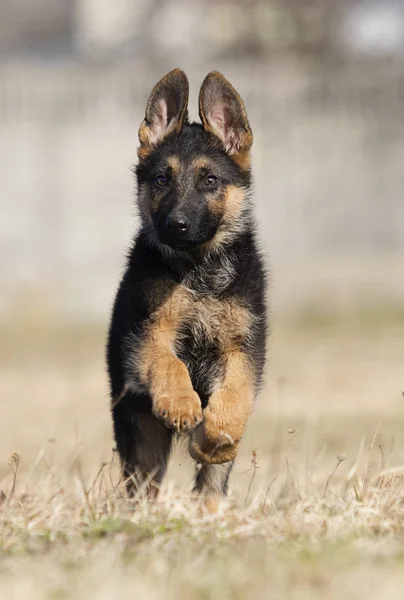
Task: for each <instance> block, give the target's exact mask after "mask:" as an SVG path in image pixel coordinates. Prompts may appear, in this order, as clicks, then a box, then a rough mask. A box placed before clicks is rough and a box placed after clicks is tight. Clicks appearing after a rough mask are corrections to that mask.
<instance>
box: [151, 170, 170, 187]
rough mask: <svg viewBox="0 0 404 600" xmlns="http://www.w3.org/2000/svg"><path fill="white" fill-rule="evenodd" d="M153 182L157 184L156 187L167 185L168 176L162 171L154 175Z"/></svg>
mask: <svg viewBox="0 0 404 600" xmlns="http://www.w3.org/2000/svg"><path fill="white" fill-rule="evenodd" d="M154 183H155V184H156V185H158V187H164V186H166V185H168V177H167V176H166V175H163V174H162V173H160V174H159V175H156V177H155V178H154Z"/></svg>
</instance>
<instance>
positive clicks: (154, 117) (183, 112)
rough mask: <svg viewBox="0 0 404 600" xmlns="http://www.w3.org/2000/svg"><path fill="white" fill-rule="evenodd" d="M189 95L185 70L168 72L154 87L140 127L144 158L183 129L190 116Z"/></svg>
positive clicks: (141, 147) (141, 153)
mask: <svg viewBox="0 0 404 600" xmlns="http://www.w3.org/2000/svg"><path fill="white" fill-rule="evenodd" d="M188 95H189V85H188V79H187V77H186V75H185V73H184V71H181V69H174V71H170V73H167V75H166V76H165V77H163V79H161V80H160V81H159V82H158V84H157V85H156V86H155V87H154V88H153V90H152V92H151V94H150V97H149V100H148V102H147V106H146V114H145V118H144V120H143V122H142V124H141V125H140V129H139V141H140V147H139V149H138V155H139V157H140V158H146V157H147V156H148V155H149V154H150V152H151V151H152V150H153V147H154V146H156V145H157V144H158V143H159V142H161V141H162V140H163V139H164V138H165V137H166V136H167V135H170V134H173V133H179V132H180V131H181V129H182V127H183V125H184V123H185V121H186V119H187V106H188Z"/></svg>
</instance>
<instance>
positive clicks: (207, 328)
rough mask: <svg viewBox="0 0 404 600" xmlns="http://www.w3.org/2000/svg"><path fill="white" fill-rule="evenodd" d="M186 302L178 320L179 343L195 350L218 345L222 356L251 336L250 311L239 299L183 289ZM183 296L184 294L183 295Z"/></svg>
mask: <svg viewBox="0 0 404 600" xmlns="http://www.w3.org/2000/svg"><path fill="white" fill-rule="evenodd" d="M183 290H184V291H183V294H184V303H183V306H182V311H181V313H180V314H179V319H178V325H179V326H178V332H177V340H178V342H180V343H181V339H185V338H187V341H188V344H189V343H190V344H191V345H192V346H193V347H200V346H204V345H206V344H207V345H209V346H214V347H216V348H217V350H218V351H219V352H220V353H222V352H226V351H229V350H230V349H231V347H232V346H234V345H235V344H239V343H242V341H243V340H244V339H245V338H246V337H247V336H248V335H249V331H250V327H251V315H250V312H249V311H248V310H247V309H246V308H244V307H243V306H242V305H241V304H240V302H238V301H237V300H236V299H234V298H231V297H228V298H221V297H217V296H214V295H210V294H206V293H201V292H200V291H198V290H195V289H189V288H185V287H184V288H183ZM180 293H181V292H180Z"/></svg>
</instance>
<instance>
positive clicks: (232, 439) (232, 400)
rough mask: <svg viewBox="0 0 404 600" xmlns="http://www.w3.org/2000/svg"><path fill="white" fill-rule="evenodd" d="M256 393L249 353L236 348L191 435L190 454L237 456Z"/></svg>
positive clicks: (210, 459)
mask: <svg viewBox="0 0 404 600" xmlns="http://www.w3.org/2000/svg"><path fill="white" fill-rule="evenodd" d="M254 395H255V378H254V372H253V369H252V367H251V365H250V363H249V360H248V357H247V355H246V354H245V353H244V352H242V351H241V350H233V351H232V352H230V353H228V354H227V356H226V366H225V375H224V378H223V381H222V385H221V387H220V388H219V389H218V390H216V391H215V392H214V393H213V394H212V395H211V397H210V398H209V403H208V406H207V407H206V408H205V410H204V411H203V423H202V424H201V425H200V426H199V427H197V429H196V430H195V431H194V433H193V435H192V438H191V442H190V454H191V456H192V457H193V458H194V459H195V460H197V461H198V462H206V463H211V464H219V463H225V462H229V461H231V460H233V459H234V458H235V457H236V455H237V451H238V444H239V442H240V440H241V437H242V435H243V431H244V428H245V426H246V423H247V421H248V418H249V416H250V414H251V411H252V407H253V402H254Z"/></svg>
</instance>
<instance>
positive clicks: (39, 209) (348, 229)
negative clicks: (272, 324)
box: [0, 56, 404, 317]
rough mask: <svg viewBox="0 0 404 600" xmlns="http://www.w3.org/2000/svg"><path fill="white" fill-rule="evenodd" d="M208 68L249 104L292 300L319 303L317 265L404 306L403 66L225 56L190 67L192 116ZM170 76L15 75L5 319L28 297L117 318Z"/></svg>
mask: <svg viewBox="0 0 404 600" xmlns="http://www.w3.org/2000/svg"><path fill="white" fill-rule="evenodd" d="M173 66H175V65H173ZM211 68H219V69H221V70H222V71H223V72H224V74H225V75H226V76H227V77H228V78H229V79H230V80H231V81H232V82H233V83H234V85H235V86H236V87H237V88H238V90H239V91H240V93H241V94H242V96H243V98H244V99H245V102H246V105H247V110H248V113H249V116H250V120H251V124H252V126H253V130H254V134H255V145H254V153H255V182H256V197H257V212H258V216H259V222H260V230H261V235H262V239H263V242H264V245H265V249H266V250H267V251H268V252H269V254H270V256H271V263H272V269H273V271H274V273H275V278H276V279H277V280H279V282H280V283H279V285H278V290H281V289H284V294H283V295H282V294H280V296H279V298H280V300H279V301H280V302H286V303H287V302H288V301H289V300H290V298H289V297H288V296H289V294H290V293H292V292H291V290H295V291H293V300H294V301H297V302H298V301H299V291H300V292H301V297H302V298H304V297H305V295H306V296H307V295H310V291H311V292H313V293H314V292H315V290H313V289H311V288H310V290H309V286H311V285H312V284H311V283H310V284H309V283H308V282H309V281H311V280H310V277H309V272H310V266H311V265H318V264H320V265H321V269H322V270H321V272H322V275H321V277H322V278H323V281H324V282H325V281H326V279H327V278H328V279H329V280H330V281H332V280H333V278H334V279H335V277H336V280H337V284H338V286H340V287H350V288H352V289H355V287H357V286H358V285H359V284H360V283H361V282H362V283H363V281H364V280H366V286H365V288H366V289H367V290H368V291H369V290H371V293H372V292H374V291H375V290H374V288H373V287H372V283H375V282H377V281H379V282H381V283H380V285H381V286H383V285H385V286H386V290H387V288H388V289H389V291H386V293H387V294H390V293H392V294H393V295H396V296H397V295H398V298H400V299H402V298H404V289H403V287H404V281H403V280H404V277H401V278H400V272H401V274H402V275H404V267H403V270H402V271H401V265H402V264H403V260H404V198H403V189H404V168H403V166H404V162H403V156H404V122H403V117H402V116H403V108H404V66H403V65H401V64H399V63H398V64H395V63H393V62H390V63H389V64H388V65H386V64H375V63H374V62H369V63H367V62H364V61H362V62H361V63H360V64H356V63H355V62H349V63H347V64H343V65H341V63H338V62H334V63H333V62H328V63H327V62H325V63H319V62H318V61H315V62H314V61H312V60H311V61H304V60H296V58H292V57H287V56H283V57H282V58H277V59H275V60H271V61H265V62H263V63H262V64H261V63H257V62H254V63H251V64H250V63H249V62H248V61H243V62H240V63H239V64H237V65H236V64H235V63H234V62H229V63H227V64H226V62H224V61H222V62H221V63H220V64H214V65H207V66H206V68H204V69H202V68H198V69H196V70H194V71H193V72H189V73H188V75H189V77H190V80H191V91H192V95H191V105H190V112H191V116H192V117H194V116H196V96H197V91H198V89H197V88H198V86H199V85H200V83H201V81H202V78H203V76H204V75H205V74H206V72H207V71H208V70H210V69H211ZM161 75H163V73H161V72H155V71H154V72H151V71H150V70H146V69H145V68H144V66H143V65H142V64H138V65H137V64H132V65H125V64H121V65H119V66H113V67H112V66H111V67H110V68H108V67H105V66H104V67H102V68H98V69H96V68H91V67H84V66H79V65H74V66H65V67H61V66H60V65H59V66H58V67H56V66H55V65H37V66H36V65H32V64H31V65H29V66H27V65H24V64H23V65H20V66H18V65H17V66H16V65H12V68H11V67H6V66H4V67H2V70H1V71H0V126H1V131H2V134H1V136H0V160H1V165H2V169H1V190H2V193H1V213H2V217H1V222H0V239H1V249H2V252H1V253H0V276H1V280H2V288H3V294H2V304H1V305H0V308H2V309H3V311H4V310H8V309H9V308H10V307H12V306H14V305H15V303H16V302H18V298H20V297H21V294H22V292H23V291H24V290H29V292H30V293H31V292H33V293H38V294H39V297H40V298H42V299H44V298H45V295H46V298H47V300H46V302H47V303H48V304H50V305H51V306H52V307H54V306H56V307H60V308H62V309H63V310H64V311H66V310H68V311H71V312H72V313H74V314H76V313H80V314H82V315H83V316H85V317H87V316H94V317H97V316H99V315H102V314H104V313H105V310H106V307H107V306H108V305H109V303H110V300H111V297H112V294H113V289H114V285H115V284H116V281H117V276H118V272H119V270H120V269H121V267H122V264H123V255H124V252H125V249H126V247H127V244H128V241H129V239H130V236H131V233H132V231H133V229H134V225H135V224H134V210H133V200H132V199H133V181H132V176H131V173H130V168H131V166H132V164H133V162H134V161H135V159H136V146H137V128H138V125H139V123H140V120H141V118H142V115H143V111H144V106H145V102H146V99H147V96H148V93H149V92H150V89H151V86H152V85H153V84H154V83H155V82H156V80H157V79H158V78H159V77H160V76H161ZM350 264H351V265H352V264H355V265H359V266H356V267H355V269H356V271H354V272H355V273H357V274H358V276H357V277H356V276H355V275H350V276H349V275H347V277H346V278H345V279H344V275H342V279H341V273H339V274H338V275H335V274H336V273H337V271H338V269H339V267H338V268H336V270H334V268H333V267H327V265H344V266H343V268H342V272H343V273H346V274H348V271H349V265H350ZM387 264H388V265H392V264H395V265H397V266H396V267H394V269H393V271H390V270H389V268H388V267H387ZM360 265H364V266H363V269H362V267H361V266H360ZM358 269H359V271H358ZM279 273H282V274H283V275H279ZM285 273H288V275H287V277H286V275H284V274H285ZM303 273H304V274H305V275H304V277H303ZM364 273H368V276H367V275H364ZM387 273H388V282H384V283H383V281H384V280H383V277H384V278H386V277H387ZM379 276H380V279H378V277H379ZM282 278H283V279H282ZM302 279H304V280H305V281H306V284H304V283H302ZM286 280H287V281H286ZM334 283H335V281H334ZM282 286H283V287H282ZM324 286H325V287H327V286H326V284H325V283H324ZM296 290H297V293H296Z"/></svg>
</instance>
